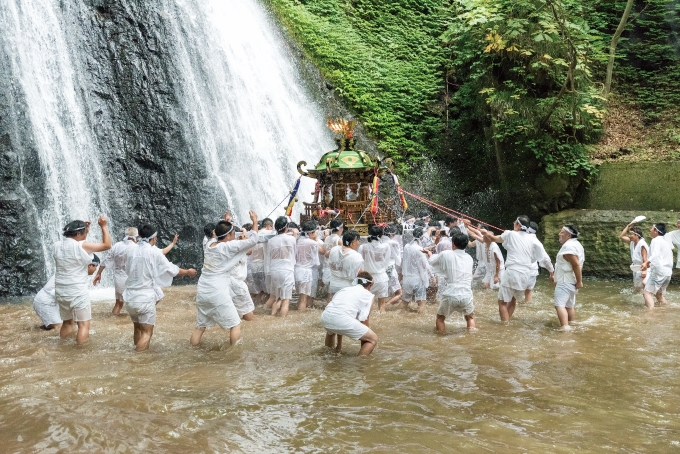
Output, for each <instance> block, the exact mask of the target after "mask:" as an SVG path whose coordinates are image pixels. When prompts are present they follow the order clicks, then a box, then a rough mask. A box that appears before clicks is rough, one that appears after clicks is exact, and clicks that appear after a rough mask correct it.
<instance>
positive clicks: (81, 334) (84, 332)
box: [76, 320, 90, 345]
mask: <svg viewBox="0 0 680 454" xmlns="http://www.w3.org/2000/svg"><path fill="white" fill-rule="evenodd" d="M76 323H77V324H78V334H76V343H77V344H79V345H82V344H86V343H87V341H89V340H90V320H88V321H86V322H76Z"/></svg>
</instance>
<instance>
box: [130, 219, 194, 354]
mask: <svg viewBox="0 0 680 454" xmlns="http://www.w3.org/2000/svg"><path fill="white" fill-rule="evenodd" d="M157 234H158V232H156V230H155V229H154V228H153V227H151V226H150V225H143V226H141V227H140V228H139V237H140V238H139V242H138V243H137V245H136V246H135V248H134V249H133V250H132V251H130V252H129V253H128V256H127V261H126V263H125V273H126V274H127V276H128V278H127V281H126V282H125V291H124V292H123V300H124V301H125V310H126V311H127V313H128V314H130V319H131V320H132V323H133V325H134V335H133V339H134V343H135V350H136V351H138V352H141V351H144V350H146V349H147V348H149V343H150V342H151V337H152V336H153V330H154V326H155V325H156V302H157V301H158V294H157V290H156V289H157V288H159V289H160V288H162V287H169V286H170V285H172V279H173V278H174V277H175V276H195V275H196V270H195V269H193V268H190V269H181V268H179V267H178V266H177V265H175V264H173V263H171V262H170V261H168V259H167V258H166V257H165V254H163V251H162V250H161V249H159V248H157V247H155V246H156V241H157V240H158V238H157Z"/></svg>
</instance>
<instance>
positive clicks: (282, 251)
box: [264, 216, 297, 317]
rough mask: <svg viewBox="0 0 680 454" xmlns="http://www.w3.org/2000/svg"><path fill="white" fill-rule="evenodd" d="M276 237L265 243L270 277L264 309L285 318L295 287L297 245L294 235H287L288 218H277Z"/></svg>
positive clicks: (266, 264) (266, 261) (265, 258)
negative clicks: (268, 309) (269, 309)
mask: <svg viewBox="0 0 680 454" xmlns="http://www.w3.org/2000/svg"><path fill="white" fill-rule="evenodd" d="M274 229H275V230H276V236H274V237H272V238H271V239H270V240H269V241H268V242H267V248H266V254H265V257H264V260H265V266H266V267H267V269H268V270H269V273H270V275H271V277H270V283H269V299H268V300H267V303H266V307H267V308H270V307H271V309H272V315H276V314H277V312H279V310H280V311H281V312H280V313H279V315H280V316H281V317H285V316H286V315H288V305H289V304H290V298H291V297H292V296H293V288H294V287H295V254H296V252H297V244H296V238H295V234H294V233H293V232H291V233H289V229H288V218H287V217H285V216H279V217H278V218H277V219H276V222H275V223H274Z"/></svg>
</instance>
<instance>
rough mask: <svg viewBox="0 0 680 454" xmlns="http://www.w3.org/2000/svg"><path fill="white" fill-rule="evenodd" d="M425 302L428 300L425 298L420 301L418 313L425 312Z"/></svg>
mask: <svg viewBox="0 0 680 454" xmlns="http://www.w3.org/2000/svg"><path fill="white" fill-rule="evenodd" d="M425 302H426V301H425V300H420V301H418V313H419V314H422V313H423V312H425Z"/></svg>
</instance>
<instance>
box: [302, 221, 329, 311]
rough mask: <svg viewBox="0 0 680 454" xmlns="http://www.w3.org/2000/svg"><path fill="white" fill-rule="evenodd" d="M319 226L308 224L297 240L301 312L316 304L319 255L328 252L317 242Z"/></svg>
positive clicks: (309, 222) (312, 222)
mask: <svg viewBox="0 0 680 454" xmlns="http://www.w3.org/2000/svg"><path fill="white" fill-rule="evenodd" d="M317 225H318V224H317V223H316V221H308V222H306V223H305V224H304V225H302V230H301V233H300V236H299V237H298V239H297V249H296V253H295V289H296V290H297V292H298V295H299V297H300V301H299V302H298V310H299V311H304V310H305V309H306V308H307V307H310V306H312V305H313V304H314V298H315V297H316V290H317V286H318V282H319V255H320V254H324V253H325V252H326V251H325V250H324V248H323V246H321V245H319V243H318V241H317V234H318V233H317V232H318V231H317V229H316V228H317Z"/></svg>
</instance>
